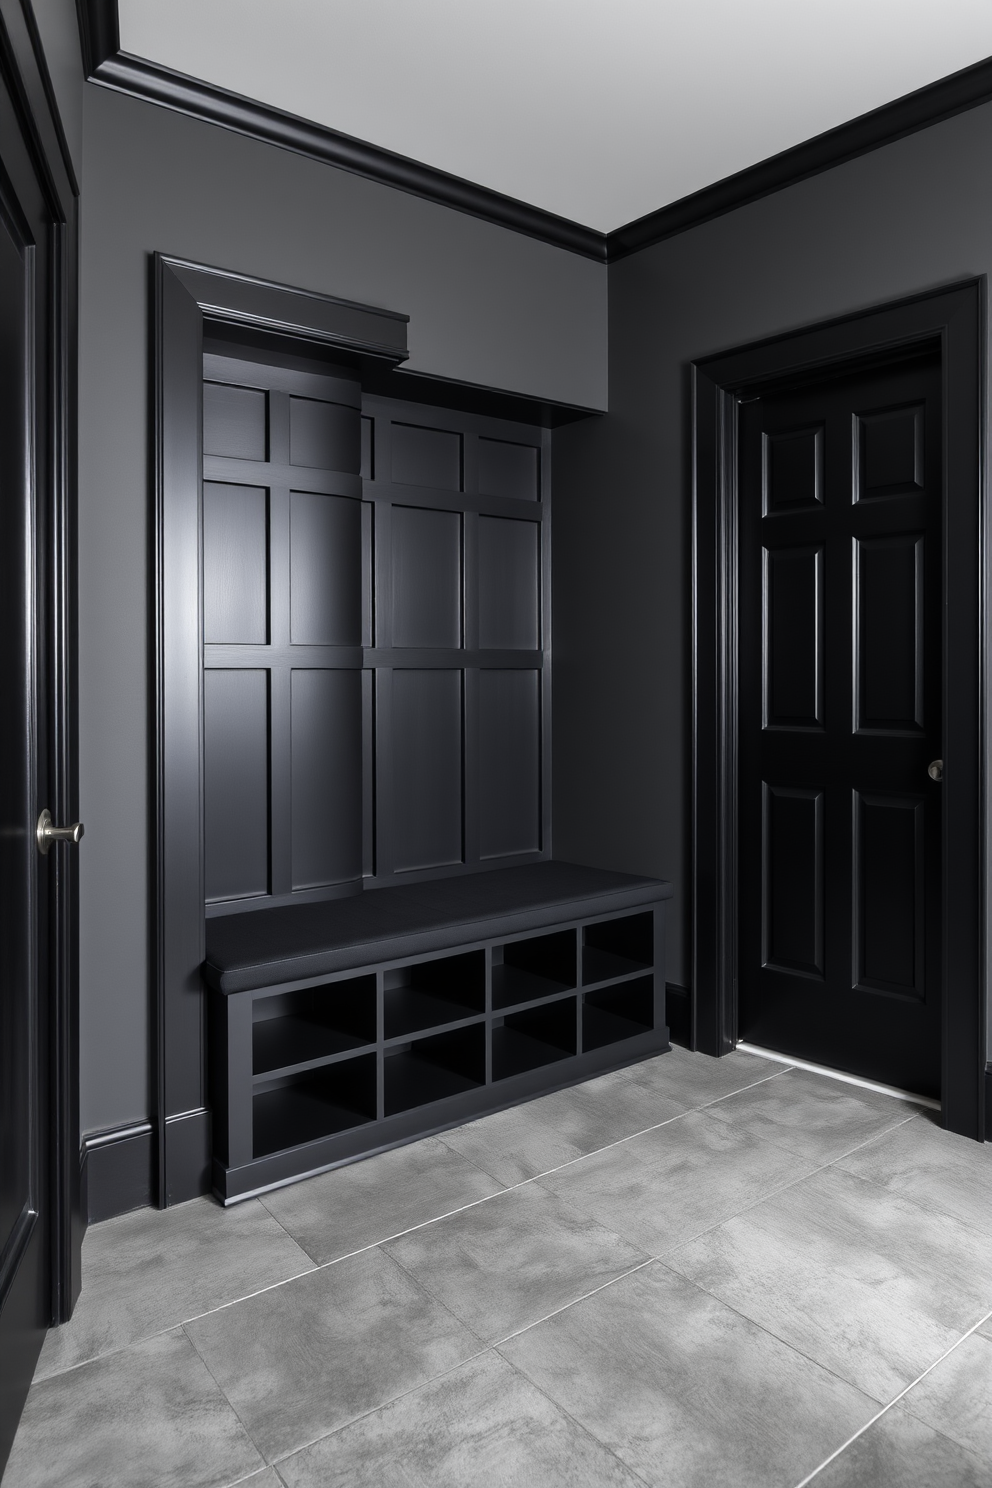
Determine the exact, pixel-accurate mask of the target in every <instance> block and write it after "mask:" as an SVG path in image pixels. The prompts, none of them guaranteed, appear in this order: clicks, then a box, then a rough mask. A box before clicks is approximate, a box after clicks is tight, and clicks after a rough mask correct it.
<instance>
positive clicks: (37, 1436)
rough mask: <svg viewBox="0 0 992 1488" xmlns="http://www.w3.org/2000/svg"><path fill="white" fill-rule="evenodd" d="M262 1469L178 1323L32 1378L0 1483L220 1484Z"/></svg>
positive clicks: (137, 1487)
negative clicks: (141, 1340) (58, 1372)
mask: <svg viewBox="0 0 992 1488" xmlns="http://www.w3.org/2000/svg"><path fill="white" fill-rule="evenodd" d="M263 1466H264V1463H263V1461H262V1459H261V1457H260V1456H259V1454H258V1452H257V1451H256V1450H255V1447H254V1446H253V1445H252V1442H251V1440H250V1438H249V1436H248V1434H247V1432H246V1431H245V1429H244V1427H243V1426H242V1424H241V1422H240V1421H239V1420H238V1418H237V1416H236V1415H235V1413H234V1411H233V1410H232V1409H231V1407H230V1405H229V1404H228V1402H227V1401H226V1400H225V1399H224V1396H223V1395H222V1394H221V1392H220V1390H219V1389H218V1388H217V1385H216V1384H215V1383H214V1381H213V1379H211V1377H210V1374H209V1373H208V1371H207V1369H206V1368H205V1367H204V1365H203V1363H202V1361H201V1360H200V1358H199V1357H198V1355H197V1353H196V1350H195V1349H194V1348H193V1346H192V1344H191V1343H190V1342H189V1339H188V1338H187V1337H186V1335H185V1334H184V1333H183V1332H182V1330H181V1329H176V1330H175V1331H174V1332H171V1333H162V1334H160V1335H159V1336H158V1337H157V1338H149V1339H146V1340H145V1342H144V1343H139V1344H135V1345H134V1347H133V1348H129V1349H125V1350H122V1351H120V1352H119V1353H115V1354H111V1355H110V1356H109V1357H107V1358H104V1359H96V1360H94V1361H93V1362H92V1363H90V1364H84V1365H82V1366H81V1367H80V1368H79V1369H73V1370H70V1371H69V1373H68V1374H61V1375H58V1376H56V1377H55V1378H54V1379H48V1380H42V1381H41V1382H39V1383H36V1384H34V1385H32V1387H31V1392H30V1394H29V1396H28V1402H27V1406H26V1408H25V1411H24V1415H23V1417H22V1418H21V1424H20V1427H19V1428H18V1432H17V1436H16V1438H15V1441H14V1449H13V1452H12V1454H11V1458H10V1462H9V1464H8V1467H7V1471H6V1472H5V1473H4V1475H3V1485H4V1488H54V1485H55V1484H58V1488H223V1485H226V1484H230V1483H234V1482H236V1481H237V1480H238V1479H239V1478H243V1477H245V1476H247V1475H248V1474H249V1473H251V1472H252V1471H253V1470H254V1469H256V1468H260V1467H263ZM266 1488H267V1485H266Z"/></svg>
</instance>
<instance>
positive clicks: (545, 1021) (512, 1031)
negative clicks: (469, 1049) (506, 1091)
mask: <svg viewBox="0 0 992 1488" xmlns="http://www.w3.org/2000/svg"><path fill="white" fill-rule="evenodd" d="M575 1052H576V1000H575V998H574V997H562V998H559V999H558V1001H557V1002H547V1003H544V1004H543V1006H541V1007H536V1008H528V1009H527V1010H526V1011H525V1012H521V1013H507V1015H506V1017H505V1018H504V1019H503V1022H502V1025H501V1026H499V1025H497V1026H495V1027H494V1028H493V1079H494V1080H508V1079H509V1078H510V1077H511V1076H512V1075H522V1074H523V1073H524V1072H525V1071H527V1070H532V1069H539V1068H540V1067H541V1065H543V1064H554V1063H555V1062H556V1061H557V1060H559V1059H567V1058H568V1057H569V1055H571V1054H574V1053H575Z"/></svg>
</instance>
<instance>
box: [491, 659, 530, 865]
mask: <svg viewBox="0 0 992 1488" xmlns="http://www.w3.org/2000/svg"><path fill="white" fill-rule="evenodd" d="M540 850H541V675H540V673H539V672H536V671H534V672H531V671H522V670H521V671H508V670H507V671H503V670H496V669H494V670H492V671H489V670H483V671H481V672H480V673H479V856H480V857H481V858H502V857H509V856H511V855H512V854H514V853H526V852H540Z"/></svg>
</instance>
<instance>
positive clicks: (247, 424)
mask: <svg viewBox="0 0 992 1488" xmlns="http://www.w3.org/2000/svg"><path fill="white" fill-rule="evenodd" d="M267 435H268V410H267V407H266V395H265V391H264V389H262V388H244V387H235V386H233V385H232V384H230V383H225V382H205V383H204V384H203V453H204V454H205V455H227V456H229V457H230V458H231V459H234V460H265V459H266V458H267V455H268V438H267Z"/></svg>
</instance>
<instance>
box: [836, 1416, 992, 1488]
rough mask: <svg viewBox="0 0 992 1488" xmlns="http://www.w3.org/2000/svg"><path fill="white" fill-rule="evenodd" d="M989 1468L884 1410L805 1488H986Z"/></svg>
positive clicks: (907, 1419)
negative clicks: (883, 1413)
mask: <svg viewBox="0 0 992 1488" xmlns="http://www.w3.org/2000/svg"><path fill="white" fill-rule="evenodd" d="M989 1484H992V1463H989V1462H982V1461H980V1460H979V1459H978V1458H976V1457H972V1456H971V1454H970V1453H969V1452H966V1451H964V1449H963V1448H962V1447H959V1446H958V1444H957V1443H956V1442H952V1441H950V1440H949V1439H948V1438H947V1437H946V1436H941V1435H940V1433H939V1432H937V1431H933V1430H931V1428H930V1427H929V1426H924V1425H923V1423H922V1422H921V1421H916V1420H914V1419H913V1418H912V1417H911V1416H907V1415H905V1414H904V1413H903V1412H902V1411H901V1410H900V1409H899V1407H898V1406H894V1407H893V1408H892V1410H889V1411H886V1412H885V1415H884V1416H882V1417H881V1418H880V1419H879V1420H878V1421H876V1422H875V1423H874V1425H873V1426H869V1428H868V1430H867V1431H865V1432H863V1433H862V1435H861V1436H859V1437H858V1439H857V1441H854V1442H852V1443H851V1445H850V1446H849V1447H848V1448H847V1449H846V1450H845V1451H843V1452H842V1453H841V1454H840V1456H839V1457H835V1458H834V1460H833V1462H830V1463H828V1464H827V1466H826V1467H825V1468H824V1469H823V1471H822V1472H819V1473H817V1475H816V1477H815V1478H814V1479H813V1482H812V1483H811V1484H810V1488H989Z"/></svg>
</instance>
